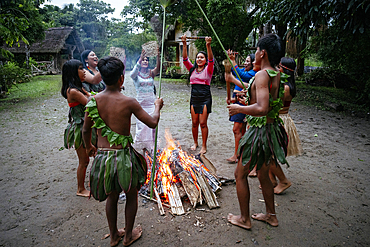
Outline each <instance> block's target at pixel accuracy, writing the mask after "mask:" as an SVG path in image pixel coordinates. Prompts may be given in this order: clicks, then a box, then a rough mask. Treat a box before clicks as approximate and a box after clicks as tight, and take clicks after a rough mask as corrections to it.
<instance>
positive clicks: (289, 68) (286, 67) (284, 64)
mask: <svg viewBox="0 0 370 247" xmlns="http://www.w3.org/2000/svg"><path fill="white" fill-rule="evenodd" d="M296 66H297V65H296V63H295V61H294V59H293V58H291V57H282V58H281V61H280V67H281V68H282V69H283V72H284V73H285V74H287V75H289V77H288V81H287V82H286V83H285V84H286V85H288V86H289V88H290V95H292V97H293V98H294V97H295V96H296V94H297V88H296V85H295V78H294V71H295V68H296Z"/></svg>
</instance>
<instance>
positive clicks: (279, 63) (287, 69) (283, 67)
mask: <svg viewBox="0 0 370 247" xmlns="http://www.w3.org/2000/svg"><path fill="white" fill-rule="evenodd" d="M279 66H280V67H282V68H284V69H287V70H289V71H293V72H294V69H291V68H288V67H286V66H284V65H282V64H281V63H279Z"/></svg>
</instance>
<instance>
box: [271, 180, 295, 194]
mask: <svg viewBox="0 0 370 247" xmlns="http://www.w3.org/2000/svg"><path fill="white" fill-rule="evenodd" d="M291 185H292V183H291V182H290V181H288V182H285V183H282V182H280V183H279V184H278V185H277V186H276V187H275V188H274V193H275V194H277V195H280V194H282V193H283V192H284V191H285V190H286V189H288V188H289V187H290V186H291Z"/></svg>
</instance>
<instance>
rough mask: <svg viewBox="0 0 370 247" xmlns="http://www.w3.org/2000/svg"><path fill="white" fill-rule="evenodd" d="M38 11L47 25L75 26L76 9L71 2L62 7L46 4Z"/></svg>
mask: <svg viewBox="0 0 370 247" xmlns="http://www.w3.org/2000/svg"><path fill="white" fill-rule="evenodd" d="M40 13H41V14H42V16H43V21H44V22H45V23H46V25H47V26H48V27H63V26H69V27H73V26H76V22H77V9H76V8H75V7H74V5H73V4H72V3H71V4H68V5H65V6H64V7H63V8H62V9H61V8H59V7H58V6H54V5H48V4H46V5H44V8H42V9H40Z"/></svg>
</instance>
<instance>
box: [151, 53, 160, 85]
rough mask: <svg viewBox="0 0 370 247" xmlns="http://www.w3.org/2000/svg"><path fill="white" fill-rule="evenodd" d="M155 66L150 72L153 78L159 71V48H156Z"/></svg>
mask: <svg viewBox="0 0 370 247" xmlns="http://www.w3.org/2000/svg"><path fill="white" fill-rule="evenodd" d="M157 54H158V55H157V64H156V66H155V68H154V69H153V70H152V77H153V78H154V77H155V76H156V75H158V73H159V70H160V69H161V53H160V52H159V48H157Z"/></svg>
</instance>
